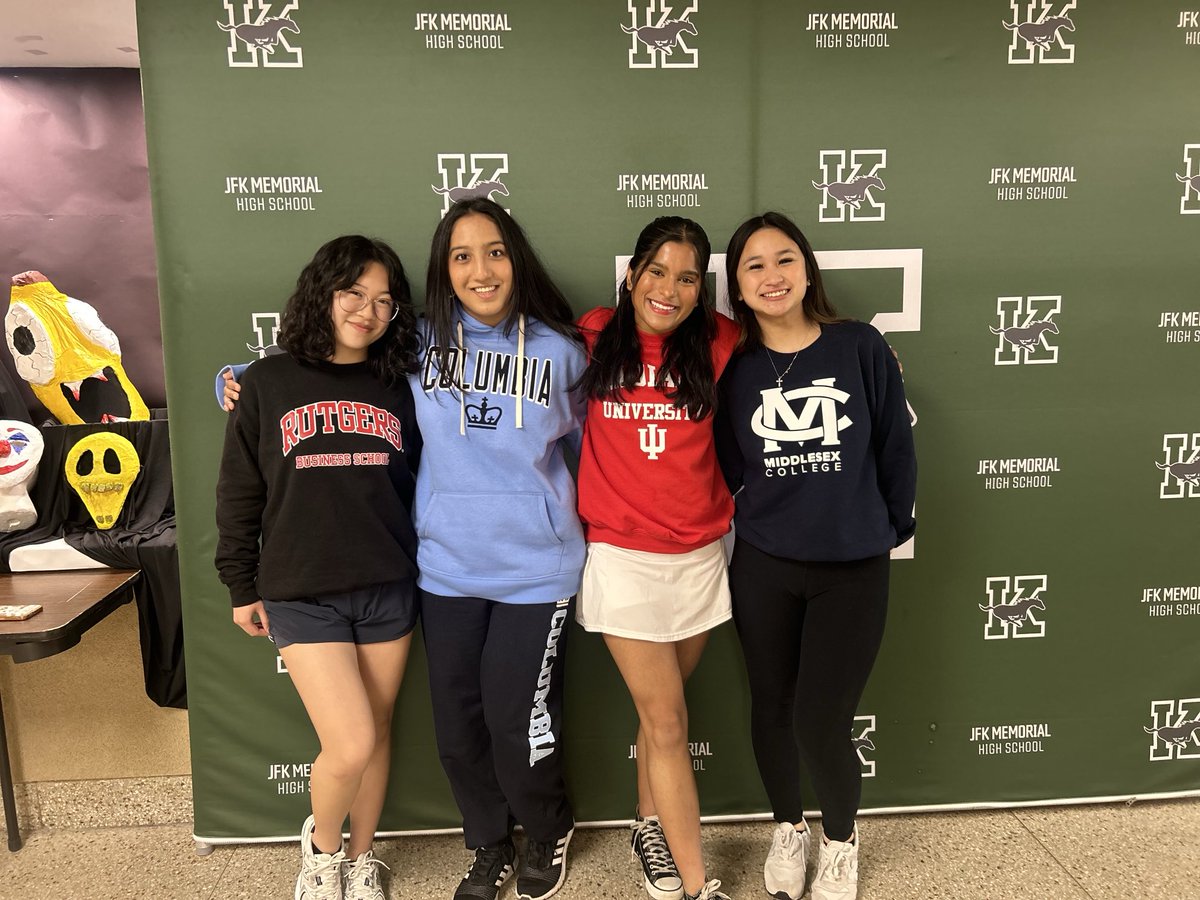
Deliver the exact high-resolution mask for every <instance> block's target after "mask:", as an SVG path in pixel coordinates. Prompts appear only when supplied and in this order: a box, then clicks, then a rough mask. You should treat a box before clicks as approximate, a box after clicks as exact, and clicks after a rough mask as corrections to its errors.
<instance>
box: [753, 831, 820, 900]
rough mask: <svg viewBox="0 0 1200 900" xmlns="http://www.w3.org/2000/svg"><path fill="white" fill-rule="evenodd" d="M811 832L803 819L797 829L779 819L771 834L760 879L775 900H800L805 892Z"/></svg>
mask: <svg viewBox="0 0 1200 900" xmlns="http://www.w3.org/2000/svg"><path fill="white" fill-rule="evenodd" d="M811 840H812V835H811V834H809V831H808V825H807V823H805V828H804V830H803V831H797V830H796V829H795V828H793V827H792V825H791V823H790V822H780V823H779V825H778V826H776V828H775V833H774V834H773V835H771V850H770V852H768V853H767V862H766V864H765V865H764V866H763V883H764V884H766V886H767V893H768V894H770V895H771V896H772V897H774V898H775V900H800V897H801V895H802V894H803V893H804V875H805V868H806V867H807V866H808V848H809V842H810V841H811Z"/></svg>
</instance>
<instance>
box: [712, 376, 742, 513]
mask: <svg viewBox="0 0 1200 900" xmlns="http://www.w3.org/2000/svg"><path fill="white" fill-rule="evenodd" d="M729 385H730V379H729V378H722V379H721V380H720V381H718V382H717V412H716V417H715V418H714V419H713V441H714V443H715V445H716V448H717V462H718V463H720V466H721V474H722V475H723V476H724V477H725V485H726V486H727V487H728V488H729V493H731V494H736V493H737V492H738V491H739V490H741V487H742V478H743V475H744V472H745V469H746V460H745V458H744V457H743V456H742V448H741V447H740V446H738V442H737V432H736V430H735V428H734V420H733V412H732V410H731V409H730V400H731V397H730V390H729Z"/></svg>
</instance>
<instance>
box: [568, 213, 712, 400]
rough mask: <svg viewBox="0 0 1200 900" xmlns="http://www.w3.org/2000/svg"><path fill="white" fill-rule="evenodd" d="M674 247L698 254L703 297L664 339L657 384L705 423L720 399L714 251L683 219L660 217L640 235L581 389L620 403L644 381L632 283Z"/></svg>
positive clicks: (699, 231) (694, 226)
mask: <svg viewBox="0 0 1200 900" xmlns="http://www.w3.org/2000/svg"><path fill="white" fill-rule="evenodd" d="M671 243H676V244H687V245H688V246H690V247H691V248H692V249H693V250H694V251H695V253H696V267H697V269H698V270H699V272H700V285H699V291H700V296H699V298H698V300H697V302H696V308H695V309H694V310H692V313H691V315H689V316H688V317H687V318H686V319H684V320H683V321H682V322H680V323H679V325H678V327H676V329H675V330H674V331H672V332H671V333H670V334H669V335H667V337H666V339H665V340H664V341H663V352H662V365H661V366H660V367H659V369H658V375H657V378H656V379H655V382H654V386H655V387H656V388H658V389H659V390H660V391H662V392H663V395H664V396H666V397H667V398H668V399H669V400H671V402H672V404H673V405H674V406H675V407H676V408H681V407H682V408H686V409H687V412H688V416H690V417H691V418H692V419H703V418H704V417H705V416H708V415H710V414H711V413H712V411H713V409H714V408H715V406H716V397H717V389H716V379H715V378H714V377H713V364H712V351H711V348H712V342H713V341H714V340H715V339H716V336H717V308H716V301H715V299H714V297H713V295H712V292H711V291H709V289H708V281H707V279H706V278H705V272H707V271H708V258H709V255H710V254H711V247H710V245H709V242H708V235H707V234H705V233H704V229H703V228H701V227H700V225H699V224H697V223H696V222H693V221H692V220H691V219H685V218H683V217H681V216H662V217H660V218H657V219H655V220H654V221H653V222H651V223H650V224H649V225H647V226H646V227H645V228H643V229H642V233H641V234H639V235H638V239H637V245H636V246H635V247H634V249H633V259H631V260H630V261H629V272H630V276H631V277H629V278H628V279H625V278H622V279H621V284H620V286H619V287H618V288H617V308H616V311H615V312H614V313H613V317H612V318H611V319H610V320H609V321H608V324H607V325H605V326H604V328H603V329H602V330H601V331H600V334H599V336H598V337H597V338H596V345H595V347H594V348H593V349H592V359H591V362H589V363H588V367H587V369H586V370H585V371H584V373H583V377H582V378H580V379H579V386H580V388H581V389H582V390H583V392H584V393H585V394H586V395H587V396H588V397H589V398H591V399H594V400H607V399H618V398H619V397H620V396H621V394H622V393H623V392H624V391H627V390H631V389H632V388H633V387H634V385H636V384H637V382H638V379H640V378H641V377H642V347H641V340H640V339H639V338H638V331H637V321H636V319H635V317H634V310H633V292H632V291H631V290H630V288H629V284H630V283H632V284H633V285H634V286H636V285H637V283H638V280H639V279H640V278H641V277H642V275H643V274H644V273H645V271H646V268H647V267H648V266H649V265H650V264H651V263H652V262H653V261H654V258H655V257H656V256H657V255H658V251H659V250H660V249H661V248H662V246H663V244H671ZM668 377H669V378H670V379H671V380H672V381H673V382H674V383H675V387H674V388H670V387H668V385H667V378H668Z"/></svg>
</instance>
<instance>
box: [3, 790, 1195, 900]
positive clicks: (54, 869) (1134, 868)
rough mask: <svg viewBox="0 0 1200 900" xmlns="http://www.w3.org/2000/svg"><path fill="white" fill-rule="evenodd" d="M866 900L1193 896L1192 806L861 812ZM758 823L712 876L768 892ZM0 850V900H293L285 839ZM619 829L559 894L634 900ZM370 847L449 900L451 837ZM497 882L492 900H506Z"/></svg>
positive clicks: (421, 890) (37, 836) (418, 889)
mask: <svg viewBox="0 0 1200 900" xmlns="http://www.w3.org/2000/svg"><path fill="white" fill-rule="evenodd" d="M860 827H861V832H862V842H863V843H862V857H861V860H860V879H861V880H860V890H859V896H860V897H862V898H863V900H909V898H922V900H925V898H953V900H1005V898H1048V900H1060V898H1061V900H1158V898H1163V900H1167V898H1169V900H1200V800H1175V801H1161V802H1143V803H1138V804H1134V805H1132V806H1129V805H1125V804H1117V805H1100V806H1077V807H1055V808H1037V809H1018V810H1001V811H994V812H969V813H950V814H925V815H903V816H885V817H884V816H875V817H870V818H863V819H862V820H861V822H860ZM769 835H770V826H769V825H768V824H766V823H753V824H739V825H706V826H705V828H704V840H705V849H706V852H707V856H708V864H709V868H710V871H711V874H712V875H713V876H715V877H719V878H721V879H722V881H723V882H724V890H726V891H728V893H729V894H730V896H731V897H733V898H734V900H743V898H760V897H766V893H765V891H764V890H763V886H762V857H763V855H764V853H765V852H766V846H767V843H768V841H769ZM26 840H27V842H26V846H25V848H24V849H23V850H21V851H20V852H18V853H6V852H4V851H2V850H0V854H2V855H0V900H9V898H12V900H18V898H19V900H42V898H47V900H49V898H54V900H74V898H78V900H125V898H147V900H151V898H152V900H175V898H188V900H191V898H196V900H210V898H211V900H217V898H222V900H224V898H229V900H234V898H246V900H250V898H253V900H266V898H276V897H277V898H281V900H286V898H290V897H291V896H292V884H293V880H294V878H295V871H296V862H297V848H296V845H294V844H288V845H281V844H273V845H262V844H259V845H239V846H225V847H217V848H216V850H215V851H214V852H213V853H212V854H211V855H210V856H206V857H199V856H196V854H195V852H194V844H193V842H192V838H191V832H190V829H189V828H188V827H187V826H183V825H176V826H159V827H153V828H100V829H86V830H54V831H50V830H41V831H34V832H33V833H32V834H29V835H27V839H26ZM627 847H628V845H627V843H626V832H625V831H623V830H619V829H586V830H581V831H579V832H578V833H577V834H576V836H575V839H574V841H573V842H572V844H571V870H570V877H569V878H568V879H567V883H566V885H565V886H564V887H563V889H562V891H561V892H560V893H559V895H558V896H559V897H561V898H562V900H573V898H574V900H580V898H588V900H591V898H615V900H642V898H645V897H646V894H645V893H644V892H643V890H642V888H641V885H640V882H639V880H638V877H637V873H636V871H635V868H634V863H633V862H632V860H631V859H630V857H629V852H628V849H627ZM377 854H378V855H379V856H380V857H381V858H382V859H383V860H384V862H386V863H387V864H388V865H389V866H390V867H391V869H392V876H391V881H390V884H389V894H388V896H389V897H392V898H401V897H404V898H422V900H424V898H439V900H449V898H450V896H451V894H452V893H453V890H454V886H455V885H456V883H457V881H458V878H459V877H460V876H461V874H462V871H463V870H464V869H465V867H466V865H467V863H468V861H469V856H468V854H467V853H466V851H465V850H463V849H462V841H461V838H460V837H459V836H457V835H447V836H438V837H409V838H396V839H389V840H385V841H382V842H380V844H379V845H378V846H377ZM514 896H515V894H514V892H513V890H512V888H511V887H506V889H505V891H504V893H503V894H502V895H501V897H502V900H513V897H514Z"/></svg>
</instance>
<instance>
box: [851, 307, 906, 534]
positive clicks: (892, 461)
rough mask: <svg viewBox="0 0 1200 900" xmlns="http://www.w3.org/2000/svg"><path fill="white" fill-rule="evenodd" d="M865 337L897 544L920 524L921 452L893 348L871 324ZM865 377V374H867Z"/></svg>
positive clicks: (883, 482)
mask: <svg viewBox="0 0 1200 900" xmlns="http://www.w3.org/2000/svg"><path fill="white" fill-rule="evenodd" d="M861 327H863V328H865V329H868V330H869V333H865V334H864V339H863V340H864V343H865V344H866V351H867V355H868V357H869V363H867V360H864V363H867V364H869V367H870V375H871V383H870V384H869V385H868V387H870V388H872V389H873V394H874V399H875V403H874V408H873V409H872V410H871V416H872V421H871V439H872V443H873V445H874V447H875V459H876V469H877V471H878V477H879V489H880V491H881V492H882V493H883V498H884V500H885V501H886V503H887V507H888V515H889V517H890V518H891V521H892V526H893V527H894V528H895V529H896V543H897V545H899V544H901V543H903V542H904V541H906V540H908V539H909V538H910V537H912V534H913V532H914V531H915V530H916V527H917V524H916V521H915V520H914V519H913V504H914V503H915V502H916V497H917V451H916V447H915V445H914V444H913V435H912V424H911V422H910V420H909V416H908V403H907V401H906V400H905V396H904V379H903V378H902V377H901V375H900V364H899V363H898V362H897V361H896V357H895V354H893V353H892V348H891V347H889V346H888V344H887V341H885V340H884V339H883V335H881V334H880V333H879V332H878V331H876V330H875V328H873V327H872V326H870V325H865V326H861ZM864 374H865V373H864Z"/></svg>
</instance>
